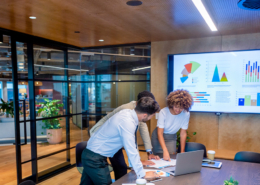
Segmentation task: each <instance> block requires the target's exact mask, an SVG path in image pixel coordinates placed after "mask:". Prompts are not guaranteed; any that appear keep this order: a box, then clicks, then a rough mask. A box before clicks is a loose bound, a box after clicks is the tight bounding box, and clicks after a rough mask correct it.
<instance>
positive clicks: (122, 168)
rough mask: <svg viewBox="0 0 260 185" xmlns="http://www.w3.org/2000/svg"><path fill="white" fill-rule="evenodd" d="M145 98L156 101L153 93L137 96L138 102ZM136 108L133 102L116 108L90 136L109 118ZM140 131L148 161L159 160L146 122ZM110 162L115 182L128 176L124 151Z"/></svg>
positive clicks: (92, 129)
mask: <svg viewBox="0 0 260 185" xmlns="http://www.w3.org/2000/svg"><path fill="white" fill-rule="evenodd" d="M143 97H150V98H152V99H154V100H155V98H154V95H153V94H152V93H150V92H149V91H143V92H140V93H139V94H138V96H137V101H138V100H140V99H141V98H143ZM135 107H136V101H131V102H129V103H127V104H124V105H121V106H120V107H118V108H116V109H115V110H114V111H113V112H111V113H109V114H108V115H106V116H105V117H103V118H102V119H101V120H100V121H99V122H98V123H97V124H95V126H93V127H92V128H91V130H90V136H93V135H94V133H95V132H96V131H97V130H98V129H99V128H100V127H101V126H102V125H103V124H104V123H105V122H106V121H107V120H108V119H109V118H111V117H112V116H113V115H115V114H116V113H118V112H119V111H121V110H124V109H131V110H133V109H134V108H135ZM138 129H139V131H140V135H141V137H142V139H143V142H144V147H145V150H146V152H147V154H148V159H149V160H150V159H159V156H155V155H153V153H152V144H151V139H150V135H149V131H148V127H147V124H146V123H144V122H139V124H138ZM109 160H110V162H111V164H112V166H113V170H114V173H115V180H117V179H119V178H121V177H122V176H124V175H125V174H127V165H126V163H125V158H124V155H123V152H122V149H120V150H118V152H117V153H116V154H115V155H114V156H113V157H110V158H109ZM142 163H143V165H149V163H148V162H147V161H142Z"/></svg>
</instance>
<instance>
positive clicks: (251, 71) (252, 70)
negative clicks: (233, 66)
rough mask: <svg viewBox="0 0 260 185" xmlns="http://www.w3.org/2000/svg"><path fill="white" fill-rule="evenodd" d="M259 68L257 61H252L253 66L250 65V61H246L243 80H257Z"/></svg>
mask: <svg viewBox="0 0 260 185" xmlns="http://www.w3.org/2000/svg"><path fill="white" fill-rule="evenodd" d="M259 70H260V67H259V66H257V61H256V62H255V63H253V66H252V65H251V66H250V61H248V64H246V68H245V82H259Z"/></svg>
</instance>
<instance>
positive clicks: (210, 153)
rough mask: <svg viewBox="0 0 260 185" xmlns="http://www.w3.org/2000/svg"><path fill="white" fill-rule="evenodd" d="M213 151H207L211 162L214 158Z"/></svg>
mask: <svg viewBox="0 0 260 185" xmlns="http://www.w3.org/2000/svg"><path fill="white" fill-rule="evenodd" d="M215 153H216V152H215V151H214V150H209V151H208V158H209V159H210V160H212V161H214V158H215Z"/></svg>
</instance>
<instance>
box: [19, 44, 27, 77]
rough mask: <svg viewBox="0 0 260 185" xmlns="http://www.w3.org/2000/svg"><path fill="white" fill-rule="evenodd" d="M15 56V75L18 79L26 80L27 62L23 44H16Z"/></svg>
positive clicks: (25, 46) (25, 47)
mask: <svg viewBox="0 0 260 185" xmlns="http://www.w3.org/2000/svg"><path fill="white" fill-rule="evenodd" d="M16 54H17V73H18V78H20V79H27V78H28V62H27V44H26V43H23V42H16Z"/></svg>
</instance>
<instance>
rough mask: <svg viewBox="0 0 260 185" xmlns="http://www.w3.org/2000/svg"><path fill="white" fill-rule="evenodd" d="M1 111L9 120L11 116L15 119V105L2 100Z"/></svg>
mask: <svg viewBox="0 0 260 185" xmlns="http://www.w3.org/2000/svg"><path fill="white" fill-rule="evenodd" d="M1 102H2V104H1V109H2V110H3V112H5V113H6V117H7V118H9V115H11V117H12V118H13V117H14V103H13V102H12V101H11V102H5V101H4V100H3V99H2V98H1Z"/></svg>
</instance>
